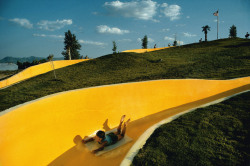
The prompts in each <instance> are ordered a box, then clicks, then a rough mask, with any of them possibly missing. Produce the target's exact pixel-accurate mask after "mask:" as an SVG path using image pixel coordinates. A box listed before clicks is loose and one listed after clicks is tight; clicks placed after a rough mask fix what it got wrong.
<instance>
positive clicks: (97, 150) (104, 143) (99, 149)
mask: <svg viewBox="0 0 250 166" xmlns="http://www.w3.org/2000/svg"><path fill="white" fill-rule="evenodd" d="M107 143H108V141H105V142H103V143H102V145H101V147H100V148H98V149H96V150H93V151H92V153H94V154H95V153H97V152H99V151H102V150H103V149H104V147H105V145H106V144H107Z"/></svg>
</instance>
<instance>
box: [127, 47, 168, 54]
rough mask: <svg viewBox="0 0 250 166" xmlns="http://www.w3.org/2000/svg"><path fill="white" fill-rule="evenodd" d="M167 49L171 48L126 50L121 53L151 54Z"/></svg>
mask: <svg viewBox="0 0 250 166" xmlns="http://www.w3.org/2000/svg"><path fill="white" fill-rule="evenodd" d="M167 48H171V47H162V48H148V49H135V50H126V51H123V52H135V53H145V52H152V51H158V50H163V49H167Z"/></svg>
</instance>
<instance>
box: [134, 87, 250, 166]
mask: <svg viewBox="0 0 250 166" xmlns="http://www.w3.org/2000/svg"><path fill="white" fill-rule="evenodd" d="M249 101H250V92H248V93H244V94H241V95H238V96H235V97H233V98H231V99H229V100H226V101H224V102H222V103H218V104H216V105H212V106H209V107H205V108H199V109H197V110H196V111H194V112H191V113H188V114H185V115H183V116H181V117H179V118H178V119H176V120H174V121H172V122H171V123H168V124H164V125H162V126H161V127H159V128H158V129H156V130H155V131H154V132H153V134H152V135H151V137H150V138H149V139H148V140H147V142H146V144H145V145H144V147H143V148H142V149H141V150H140V151H139V153H138V154H137V155H136V157H135V158H134V160H133V164H132V165H136V166H137V165H143V166H151V165H162V166H166V165H168V166H176V165H178V166H192V165H205V166H209V165H213V166H214V165H221V166H224V165H246V166H249V164H250V128H249V125H250V121H249V119H250V111H249V107H250V102H249Z"/></svg>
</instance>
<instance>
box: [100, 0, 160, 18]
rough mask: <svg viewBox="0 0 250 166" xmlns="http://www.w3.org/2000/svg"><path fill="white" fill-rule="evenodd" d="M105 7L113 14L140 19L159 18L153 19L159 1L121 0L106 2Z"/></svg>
mask: <svg viewBox="0 0 250 166" xmlns="http://www.w3.org/2000/svg"><path fill="white" fill-rule="evenodd" d="M104 7H105V8H106V9H107V10H108V13H109V14H111V15H115V16H117V15H119V16H123V17H130V18H136V19H140V20H153V21H155V22H158V20H155V19H153V17H154V16H155V15H156V13H157V11H156V9H157V2H154V1H152V0H141V1H138V0H137V1H131V2H121V1H119V0H117V1H112V2H105V4H104Z"/></svg>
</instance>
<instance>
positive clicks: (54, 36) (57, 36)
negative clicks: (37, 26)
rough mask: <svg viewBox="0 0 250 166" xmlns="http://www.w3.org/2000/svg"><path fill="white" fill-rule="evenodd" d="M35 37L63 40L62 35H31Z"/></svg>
mask: <svg viewBox="0 0 250 166" xmlns="http://www.w3.org/2000/svg"><path fill="white" fill-rule="evenodd" d="M33 36H35V37H51V38H58V39H60V38H64V36H63V35H45V34H33Z"/></svg>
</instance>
